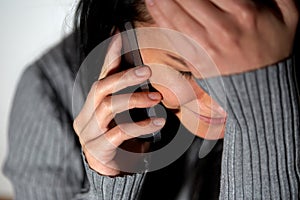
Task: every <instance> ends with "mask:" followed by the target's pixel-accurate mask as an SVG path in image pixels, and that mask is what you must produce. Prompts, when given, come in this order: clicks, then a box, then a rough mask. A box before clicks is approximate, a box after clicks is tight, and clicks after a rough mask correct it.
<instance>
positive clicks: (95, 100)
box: [74, 66, 151, 133]
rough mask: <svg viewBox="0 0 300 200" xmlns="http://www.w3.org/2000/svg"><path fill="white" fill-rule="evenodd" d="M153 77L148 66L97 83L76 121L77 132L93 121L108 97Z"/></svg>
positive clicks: (117, 74) (114, 75) (120, 73)
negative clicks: (93, 117) (94, 115)
mask: <svg viewBox="0 0 300 200" xmlns="http://www.w3.org/2000/svg"><path fill="white" fill-rule="evenodd" d="M150 76H151V70H150V68H149V67H148V66H142V67H135V68H133V69H129V70H126V71H123V72H119V73H116V74H113V75H111V76H108V77H106V78H104V79H103V80H99V81H96V82H95V83H94V84H93V86H92V88H91V90H90V92H89V94H88V96H87V99H86V101H85V103H84V105H83V108H82V110H81V111H80V113H79V115H78V116H77V117H76V119H75V120H74V129H75V131H76V132H77V133H78V132H81V131H82V130H83V128H84V127H85V125H86V124H87V122H88V121H89V120H90V119H91V117H92V115H93V113H94V111H95V110H96V108H97V107H98V105H99V103H100V102H101V101H102V100H103V99H104V98H105V97H106V96H108V95H110V94H112V93H115V92H117V91H119V90H122V89H124V88H126V87H129V86H133V85H137V84H140V83H142V82H144V81H145V80H147V79H148V78H149V77H150Z"/></svg>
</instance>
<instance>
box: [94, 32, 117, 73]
mask: <svg viewBox="0 0 300 200" xmlns="http://www.w3.org/2000/svg"><path fill="white" fill-rule="evenodd" d="M121 49H122V38H121V35H120V33H117V34H116V35H114V36H113V38H112V40H111V42H110V44H109V47H108V51H107V54H106V56H105V59H104V64H103V66H102V70H101V73H100V75H99V79H103V78H104V77H106V76H107V75H108V73H109V72H110V71H111V70H114V69H116V68H117V67H119V65H120V63H121Z"/></svg>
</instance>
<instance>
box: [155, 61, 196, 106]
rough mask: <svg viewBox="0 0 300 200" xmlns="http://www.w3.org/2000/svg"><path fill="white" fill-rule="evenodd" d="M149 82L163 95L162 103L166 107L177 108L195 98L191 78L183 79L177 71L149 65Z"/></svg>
mask: <svg viewBox="0 0 300 200" xmlns="http://www.w3.org/2000/svg"><path fill="white" fill-rule="evenodd" d="M151 70H152V76H151V78H150V82H151V84H152V85H153V87H154V88H155V89H156V90H158V91H159V92H160V93H161V94H162V96H163V103H164V105H165V106H166V107H168V108H173V109H178V108H179V107H180V105H183V104H186V103H187V102H190V101H192V100H194V99H196V98H197V91H195V88H194V87H193V84H192V83H191V82H192V81H191V80H187V79H185V78H184V77H183V76H182V75H180V74H179V73H178V72H177V71H175V70H173V69H170V68H167V67H158V66H157V65H156V66H153V65H151Z"/></svg>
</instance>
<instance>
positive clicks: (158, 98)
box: [148, 92, 161, 100]
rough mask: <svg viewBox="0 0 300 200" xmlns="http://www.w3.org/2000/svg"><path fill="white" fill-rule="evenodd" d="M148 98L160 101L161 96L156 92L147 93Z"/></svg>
mask: <svg viewBox="0 0 300 200" xmlns="http://www.w3.org/2000/svg"><path fill="white" fill-rule="evenodd" d="M148 97H149V98H150V99H152V100H160V99H161V95H160V94H159V93H157V92H155V93H149V94H148Z"/></svg>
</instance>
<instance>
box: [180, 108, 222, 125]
mask: <svg viewBox="0 0 300 200" xmlns="http://www.w3.org/2000/svg"><path fill="white" fill-rule="evenodd" d="M185 108H186V109H187V110H189V111H190V112H192V113H193V114H194V115H196V117H198V118H199V119H200V120H201V121H203V122H205V123H208V124H213V125H221V124H224V123H225V122H226V117H208V116H205V115H201V114H199V113H196V112H194V111H192V110H191V109H189V108H187V107H185Z"/></svg>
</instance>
